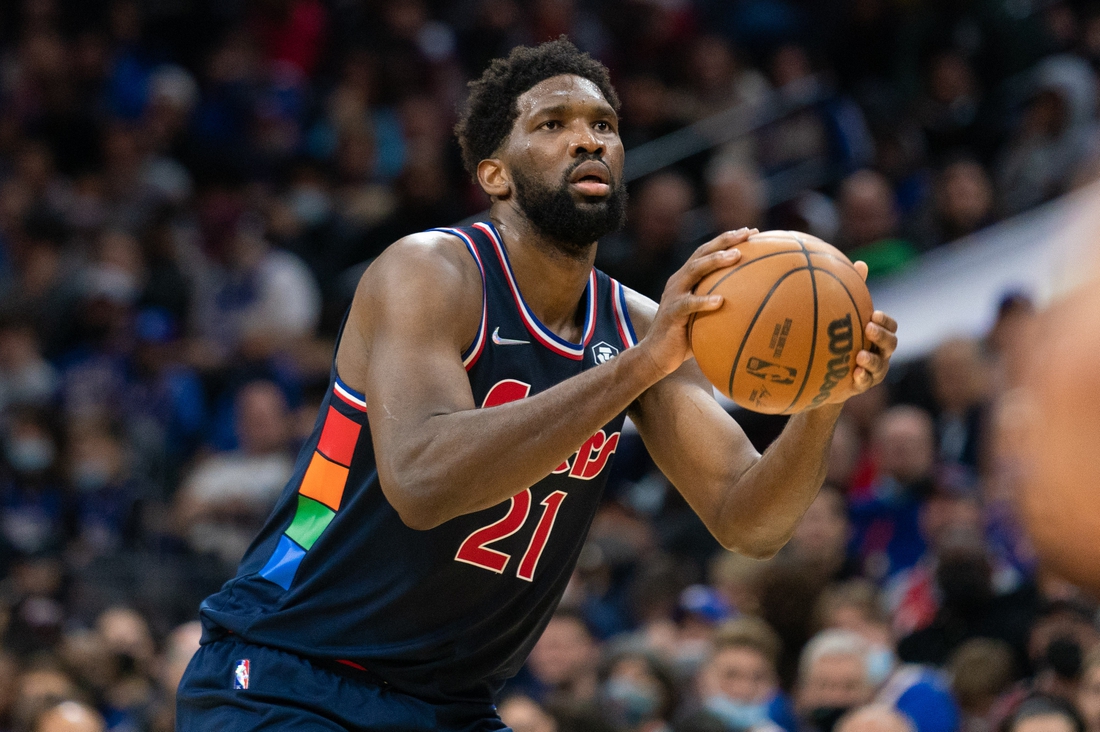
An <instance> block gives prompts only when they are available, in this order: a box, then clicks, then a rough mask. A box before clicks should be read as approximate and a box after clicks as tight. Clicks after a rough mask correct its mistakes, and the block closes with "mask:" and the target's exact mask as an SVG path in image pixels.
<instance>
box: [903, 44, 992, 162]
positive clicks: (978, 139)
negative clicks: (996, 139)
mask: <svg viewBox="0 0 1100 732" xmlns="http://www.w3.org/2000/svg"><path fill="white" fill-rule="evenodd" d="M982 102H983V99H982V90H981V88H980V85H979V83H978V78H977V75H976V74H975V73H974V68H973V66H972V64H971V62H970V60H969V59H968V58H967V57H966V55H965V54H963V53H960V52H959V51H958V50H955V49H949V50H945V51H942V52H940V53H937V54H936V55H935V56H933V57H932V60H931V61H930V63H929V64H928V71H927V79H926V81H925V91H924V94H923V95H922V96H921V98H920V99H919V100H918V102H917V118H918V119H919V120H920V124H921V127H922V128H924V135H925V137H926V138H927V139H928V148H929V153H930V154H931V155H932V156H933V157H938V156H941V155H943V154H945V153H950V152H953V151H955V150H958V149H960V148H961V149H967V150H972V151H975V152H978V151H982V150H985V149H987V147H988V142H987V141H986V140H983V139H982V135H981V132H982V124H981V123H982V119H981V113H982Z"/></svg>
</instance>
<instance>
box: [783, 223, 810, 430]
mask: <svg viewBox="0 0 1100 732" xmlns="http://www.w3.org/2000/svg"><path fill="white" fill-rule="evenodd" d="M795 241H797V242H798V246H800V247H802V252H803V254H805V255H806V267H807V269H809V271H810V286H811V287H813V291H814V319H813V330H811V331H810V355H809V357H808V358H807V359H806V373H805V375H803V377H802V384H801V385H800V386H799V387H798V393H797V394H795V395H794V399H793V400H792V401H791V403H790V404H788V405H787V408H786V409H784V410H783V413H784V414H785V413H787V412H788V411H789V410H790V409H791V407H793V406H794V405H795V404H798V400H799V399H801V398H802V392H803V391H805V390H806V384H807V383H808V382H809V380H810V371H811V369H812V368H813V365H814V352H815V351H816V350H817V278H815V277H814V263H813V261H812V260H811V259H810V254H809V251H808V250H807V249H806V245H805V244H803V243H802V240H801V239H799V238H798V237H797V236H796V237H795Z"/></svg>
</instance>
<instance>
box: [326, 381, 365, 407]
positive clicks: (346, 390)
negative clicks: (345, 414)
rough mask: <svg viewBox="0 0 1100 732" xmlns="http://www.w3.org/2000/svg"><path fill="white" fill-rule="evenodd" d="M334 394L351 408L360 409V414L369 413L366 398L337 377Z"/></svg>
mask: <svg viewBox="0 0 1100 732" xmlns="http://www.w3.org/2000/svg"><path fill="white" fill-rule="evenodd" d="M332 393H333V394H335V395H336V396H337V397H339V399H340V400H341V401H342V402H344V404H347V405H348V406H349V407H353V408H355V409H358V410H359V411H360V412H365V411H367V399H366V397H365V396H364V395H362V394H360V393H359V392H357V391H356V390H355V389H352V388H351V387H350V386H348V385H347V384H345V383H344V382H343V381H341V380H340V377H339V376H337V377H336V381H335V383H334V384H333V387H332Z"/></svg>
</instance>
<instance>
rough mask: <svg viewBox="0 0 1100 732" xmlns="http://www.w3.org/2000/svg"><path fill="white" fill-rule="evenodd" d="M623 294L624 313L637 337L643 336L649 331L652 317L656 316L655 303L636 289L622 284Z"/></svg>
mask: <svg viewBox="0 0 1100 732" xmlns="http://www.w3.org/2000/svg"><path fill="white" fill-rule="evenodd" d="M622 288H623V295H624V296H625V297H626V313H627V315H628V316H629V317H630V324H631V325H633V326H634V332H635V333H636V334H637V336H638V339H639V340H641V339H642V338H645V336H646V333H648V332H649V326H651V325H653V319H654V318H655V317H657V303H656V302H654V301H653V300H652V299H650V298H648V297H646V296H645V295H643V294H642V293H640V292H638V291H637V290H633V289H631V288H629V287H627V286H626V285H622Z"/></svg>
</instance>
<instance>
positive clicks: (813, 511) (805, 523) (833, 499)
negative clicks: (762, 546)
mask: <svg viewBox="0 0 1100 732" xmlns="http://www.w3.org/2000/svg"><path fill="white" fill-rule="evenodd" d="M834 440H835V437H834ZM850 540H851V524H850V523H849V521H848V506H847V504H846V502H845V500H844V496H843V495H842V494H841V493H840V492H839V491H838V490H837V489H836V488H834V487H832V486H831V485H828V484H826V485H824V486H822V487H821V490H820V491H818V494H817V498H815V499H814V502H813V503H811V504H810V507H809V508H808V509H806V513H805V515H803V517H802V521H801V523H799V524H798V526H797V527H796V528H795V530H794V534H793V535H792V536H791V540H790V541H789V542H788V543H787V546H786V547H784V549H783V555H784V556H788V557H790V558H791V559H792V560H793V561H795V562H797V563H799V564H802V565H804V566H810V567H814V568H815V569H816V570H818V571H819V572H820V574H821V576H822V577H826V578H828V579H829V580H834V581H835V580H844V579H848V578H850V577H854V576H855V575H857V574H858V573H859V563H858V562H857V561H856V559H855V557H853V556H852V555H850V554H849V553H848V545H849V542H850Z"/></svg>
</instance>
